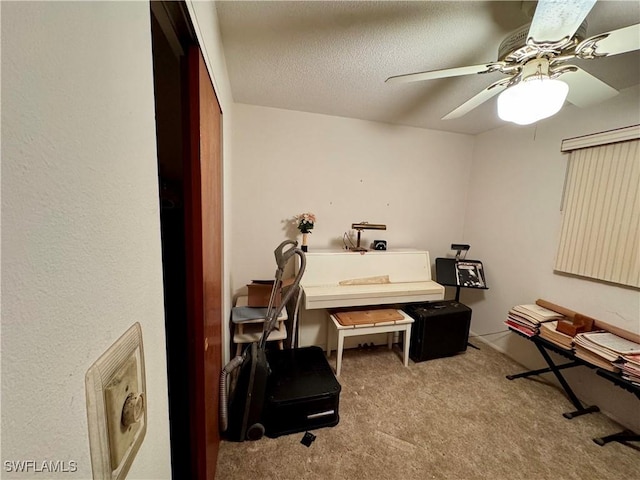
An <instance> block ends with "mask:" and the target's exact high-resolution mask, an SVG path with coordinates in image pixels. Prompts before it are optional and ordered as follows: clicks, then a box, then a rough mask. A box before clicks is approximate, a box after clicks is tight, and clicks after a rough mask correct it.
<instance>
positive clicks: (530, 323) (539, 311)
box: [505, 304, 564, 337]
mask: <svg viewBox="0 0 640 480" xmlns="http://www.w3.org/2000/svg"><path fill="white" fill-rule="evenodd" d="M561 318H564V315H561V314H559V313H557V312H554V311H553V310H549V309H547V308H544V307H541V306H540V305H535V304H533V305H516V306H515V307H513V308H512V309H511V310H509V317H508V318H507V320H506V322H505V323H506V324H507V326H508V327H509V328H513V329H515V330H518V331H519V332H522V333H524V334H525V335H527V336H529V337H531V336H533V335H536V334H537V333H538V331H539V328H540V324H541V323H544V322H551V321H553V320H559V319H561Z"/></svg>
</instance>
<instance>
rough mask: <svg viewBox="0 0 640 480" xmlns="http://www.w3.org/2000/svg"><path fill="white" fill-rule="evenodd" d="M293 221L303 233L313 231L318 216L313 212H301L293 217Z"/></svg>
mask: <svg viewBox="0 0 640 480" xmlns="http://www.w3.org/2000/svg"><path fill="white" fill-rule="evenodd" d="M293 223H294V224H295V225H296V227H297V228H298V230H300V232H301V233H311V230H313V226H314V225H315V223H316V216H315V215H314V214H313V213H301V214H299V215H296V216H295V217H293Z"/></svg>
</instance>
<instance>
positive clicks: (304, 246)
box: [302, 232, 309, 252]
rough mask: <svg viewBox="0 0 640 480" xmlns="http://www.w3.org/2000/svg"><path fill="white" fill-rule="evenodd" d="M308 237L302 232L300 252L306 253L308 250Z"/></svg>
mask: <svg viewBox="0 0 640 480" xmlns="http://www.w3.org/2000/svg"><path fill="white" fill-rule="evenodd" d="M308 236H309V234H308V233H306V232H302V251H303V252H306V251H307V250H308V247H307V237H308Z"/></svg>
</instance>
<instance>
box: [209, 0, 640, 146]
mask: <svg viewBox="0 0 640 480" xmlns="http://www.w3.org/2000/svg"><path fill="white" fill-rule="evenodd" d="M532 6H533V5H532V2H524V5H523V2H521V1H498V2H480V1H453V2H448V1H412V2H392V1H380V2H373V1H356V2H342V1H328V2H318V1H295V2H273V1H260V2H246V1H219V2H217V9H218V17H219V22H220V30H221V32H222V41H223V45H224V51H225V56H226V61H227V68H228V71H229V78H230V81H231V89H232V94H233V98H234V101H236V102H239V103H247V104H253V105H262V106H268V107H276V108H283V109H288V110H298V111H304V112H314V113H321V114H327V115H335V116H341V117H351V118H358V119H364V120H374V121H380V122H386V123H392V124H398V125H409V126H415V127H422V128H429V129H435V130H444V131H451V132H460V133H470V134H477V133H481V132H484V131H487V130H490V129H493V128H497V127H499V126H501V125H503V124H504V122H502V121H501V120H500V119H498V118H497V115H496V99H495V98H493V99H492V100H489V101H488V102H486V103H485V104H483V105H481V106H480V107H478V108H477V109H475V110H473V111H472V112H470V113H469V114H467V115H465V116H464V117H462V118H459V119H455V120H441V118H442V117H443V116H444V115H446V114H447V113H449V112H450V111H451V110H453V109H454V108H456V107H457V106H459V105H460V104H462V103H464V102H465V101H466V100H468V99H469V98H471V97H473V96H474V95H475V94H476V93H478V92H480V91H481V90H482V89H484V88H485V87H487V86H488V85H489V84H490V83H493V82H494V81H496V80H499V79H501V78H506V77H505V76H504V75H502V74H500V73H491V74H484V75H468V76H464V77H455V78H445V79H438V80H429V81H423V82H415V83H409V84H400V85H398V84H392V85H390V84H385V83H384V81H385V79H386V78H388V77H390V76H393V75H399V74H404V73H412V72H419V71H425V70H435V69H442V68H453V67H461V66H467V65H477V64H481V63H485V62H490V61H495V60H496V59H497V52H498V46H499V44H500V42H501V41H502V40H503V39H504V37H505V36H506V35H507V34H508V33H509V32H510V31H512V30H514V29H516V28H518V27H519V26H521V25H524V24H525V23H527V22H529V21H531V17H530V16H529V15H527V14H526V13H525V12H526V11H531V8H532ZM587 22H588V29H587V35H588V36H592V35H595V34H598V33H602V32H606V31H610V30H614V29H617V28H621V27H625V26H628V25H631V24H635V23H640V2H638V1H633V0H631V1H609V0H601V1H599V2H597V3H596V5H595V7H594V8H593V9H592V11H591V12H590V13H589V15H588V16H587ZM574 63H575V64H577V65H579V66H581V67H582V68H583V69H584V70H586V71H588V72H589V73H591V74H593V75H595V76H597V77H598V78H600V79H601V80H603V81H605V82H606V83H608V84H609V85H611V86H612V87H614V88H616V89H623V88H627V87H630V86H633V85H637V84H639V83H640V53H639V52H629V53H625V54H622V55H617V56H614V57H611V58H605V59H598V60H590V61H581V62H577V61H576V62H574ZM565 108H567V107H565ZM570 108H576V107H570Z"/></svg>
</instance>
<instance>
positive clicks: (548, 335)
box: [540, 320, 573, 351]
mask: <svg viewBox="0 0 640 480" xmlns="http://www.w3.org/2000/svg"><path fill="white" fill-rule="evenodd" d="M557 328H558V321H557V320H552V321H551V322H544V323H541V324H540V337H542V338H544V339H546V340H549V341H550V342H551V343H553V344H555V345H557V346H558V347H560V348H563V349H564V350H569V351H570V350H573V337H572V336H571V335H567V334H566V333H562V332H559V331H558V330H557Z"/></svg>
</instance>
